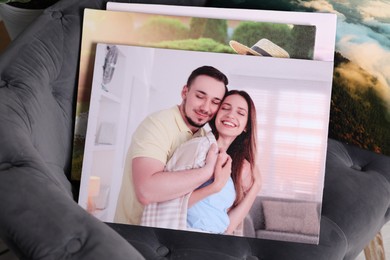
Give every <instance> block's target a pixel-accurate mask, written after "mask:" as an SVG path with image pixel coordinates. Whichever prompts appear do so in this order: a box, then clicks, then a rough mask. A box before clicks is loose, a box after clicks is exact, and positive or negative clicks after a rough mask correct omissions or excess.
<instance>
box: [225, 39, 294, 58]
mask: <svg viewBox="0 0 390 260" xmlns="http://www.w3.org/2000/svg"><path fill="white" fill-rule="evenodd" d="M229 44H230V47H232V48H233V50H234V51H235V52H237V53H238V54H243V55H255V56H268V57H278V58H290V55H289V54H288V52H287V51H285V50H284V49H283V48H282V47H280V46H278V45H276V44H275V43H273V42H271V41H270V40H268V39H265V38H263V39H261V40H260V41H258V42H257V43H256V44H255V45H253V46H252V47H251V48H249V47H247V46H245V45H243V44H241V43H239V42H237V41H233V40H231V41H230V42H229Z"/></svg>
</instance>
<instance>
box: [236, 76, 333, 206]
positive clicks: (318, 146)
mask: <svg viewBox="0 0 390 260" xmlns="http://www.w3.org/2000/svg"><path fill="white" fill-rule="evenodd" d="M239 82H241V84H240V85H241V86H245V87H239V88H240V89H242V90H245V91H247V92H248V93H249V94H250V96H251V97H252V99H253V101H254V103H255V106H256V111H257V124H258V126H257V128H258V141H257V142H258V157H259V158H258V160H259V167H260V171H261V174H262V181H263V185H262V189H261V192H260V195H262V196H267V197H283V198H290V199H297V200H308V201H316V202H321V200H322V189H323V181H324V171H325V156H326V145H327V135H328V123H329V106H330V93H331V91H330V87H331V84H330V83H329V82H321V81H314V80H299V79H295V80H288V81H287V80H278V79H274V80H273V81H272V85H267V84H262V85H260V86H261V87H260V86H259V81H258V80H256V79H253V78H252V79H243V78H240V80H239ZM255 82H257V83H255Z"/></svg>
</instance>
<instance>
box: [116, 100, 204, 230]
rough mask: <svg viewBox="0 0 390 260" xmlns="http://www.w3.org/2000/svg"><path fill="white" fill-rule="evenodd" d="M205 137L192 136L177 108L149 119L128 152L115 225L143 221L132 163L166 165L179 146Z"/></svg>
mask: <svg viewBox="0 0 390 260" xmlns="http://www.w3.org/2000/svg"><path fill="white" fill-rule="evenodd" d="M204 135H205V131H204V129H203V128H202V129H200V130H199V131H198V132H197V133H196V134H195V135H194V134H193V133H192V132H191V130H190V129H189V128H188V126H187V125H186V124H185V122H184V120H183V117H182V116H181V114H180V110H179V107H178V106H175V107H172V108H170V109H166V110H162V111H159V112H156V113H153V114H151V115H149V116H148V117H146V118H145V119H144V121H142V122H141V124H140V125H139V126H138V128H137V129H136V131H135V132H134V134H133V137H132V141H131V144H130V147H129V150H128V152H127V156H126V162H125V168H124V172H123V177H122V186H121V190H120V193H119V198H118V203H117V208H116V213H115V218H114V222H116V223H123V224H134V225H138V224H139V223H140V221H141V216H142V212H143V206H142V205H141V203H139V201H138V200H137V198H136V195H135V192H134V186H133V180H132V171H131V168H132V167H131V162H132V160H133V159H134V158H136V157H148V158H153V159H156V160H159V161H161V162H162V163H164V164H166V163H167V162H168V160H169V159H170V158H171V156H172V155H173V153H174V151H175V150H176V148H177V147H178V146H179V145H181V144H182V143H184V142H186V141H188V140H189V139H191V138H193V137H195V136H204Z"/></svg>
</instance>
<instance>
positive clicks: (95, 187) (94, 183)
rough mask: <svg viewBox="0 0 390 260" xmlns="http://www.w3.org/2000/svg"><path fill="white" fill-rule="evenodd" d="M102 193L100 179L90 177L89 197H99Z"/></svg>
mask: <svg viewBox="0 0 390 260" xmlns="http://www.w3.org/2000/svg"><path fill="white" fill-rule="evenodd" d="M99 192H100V177H98V176H91V177H89V190H88V197H97V196H98V195H99Z"/></svg>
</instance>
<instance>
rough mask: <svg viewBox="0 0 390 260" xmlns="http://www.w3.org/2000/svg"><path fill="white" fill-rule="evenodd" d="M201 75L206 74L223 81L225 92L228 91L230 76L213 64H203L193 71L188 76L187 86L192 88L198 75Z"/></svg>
mask: <svg viewBox="0 0 390 260" xmlns="http://www.w3.org/2000/svg"><path fill="white" fill-rule="evenodd" d="M201 75H206V76H209V77H212V78H214V79H216V80H218V81H220V82H222V83H223V84H224V85H225V94H226V93H227V91H228V90H227V85H228V84H229V80H228V78H227V77H226V75H225V74H223V73H222V72H221V71H220V70H218V69H216V68H214V67H212V66H202V67H199V68H197V69H195V70H194V71H192V73H191V75H190V76H189V77H188V80H187V87H188V88H190V87H191V84H192V82H193V81H194V80H195V79H196V77H198V76H201Z"/></svg>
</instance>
